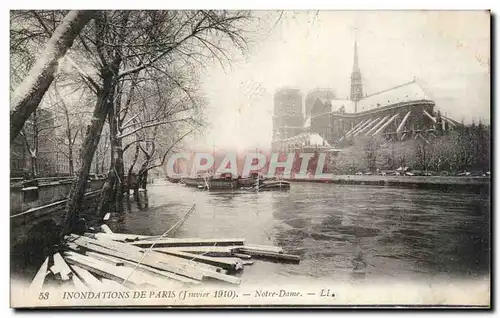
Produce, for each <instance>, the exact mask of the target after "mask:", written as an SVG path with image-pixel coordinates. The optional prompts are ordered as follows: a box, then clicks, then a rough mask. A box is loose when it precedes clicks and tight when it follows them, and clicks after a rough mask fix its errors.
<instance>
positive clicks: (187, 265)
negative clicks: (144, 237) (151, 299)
mask: <svg viewBox="0 0 500 318" xmlns="http://www.w3.org/2000/svg"><path fill="white" fill-rule="evenodd" d="M73 242H74V243H76V244H78V245H81V246H84V247H86V248H88V249H93V250H94V251H96V252H99V253H104V254H108V255H111V256H115V257H118V258H122V259H126V260H130V261H133V262H141V264H145V265H147V266H150V267H153V268H157V269H160V270H166V271H169V272H174V273H176V274H179V275H183V276H187V277H190V278H193V279H197V280H201V279H203V277H204V276H206V277H211V278H215V279H219V280H222V281H226V282H228V283H231V284H239V283H240V280H239V279H238V278H236V277H233V276H230V275H225V274H223V273H218V272H216V271H215V270H213V269H214V268H217V267H215V266H211V265H208V264H202V263H198V262H193V261H188V260H185V259H182V258H179V257H175V256H171V255H165V254H163V253H158V252H155V251H149V253H148V254H147V255H146V256H143V254H142V250H141V249H140V248H138V247H134V246H132V245H129V244H124V243H118V242H112V241H99V240H94V239H90V238H87V237H78V238H77V239H74V240H73ZM94 243H95V244H94ZM96 244H102V245H109V246H110V247H113V245H117V246H118V247H119V248H120V249H125V248H124V246H126V249H127V250H129V252H130V253H123V252H120V251H117V250H113V249H112V248H110V249H108V248H105V247H102V246H101V247H100V246H98V245H96ZM137 249H139V250H141V251H140V252H139V253H137ZM134 250H135V252H133V251H134ZM172 262H176V263H175V265H172Z"/></svg>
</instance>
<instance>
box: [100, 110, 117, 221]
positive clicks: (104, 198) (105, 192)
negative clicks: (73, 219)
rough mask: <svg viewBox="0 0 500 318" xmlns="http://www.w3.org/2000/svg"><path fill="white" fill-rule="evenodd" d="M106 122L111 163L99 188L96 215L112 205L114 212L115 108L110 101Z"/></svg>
mask: <svg viewBox="0 0 500 318" xmlns="http://www.w3.org/2000/svg"><path fill="white" fill-rule="evenodd" d="M108 123H109V132H110V134H109V144H110V153H111V165H110V166H109V170H108V177H107V179H106V182H105V183H104V186H103V187H102V190H101V197H100V199H99V206H98V208H97V215H99V216H100V215H104V212H106V211H109V208H111V207H113V211H109V212H115V211H116V210H114V204H110V203H113V202H114V201H113V197H114V196H112V193H113V190H114V189H115V186H116V172H115V171H116V147H117V145H116V142H117V139H116V129H117V128H116V120H115V110H114V104H113V103H111V104H110V105H109V108H108Z"/></svg>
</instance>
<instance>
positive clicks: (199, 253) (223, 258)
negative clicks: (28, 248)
mask: <svg viewBox="0 0 500 318" xmlns="http://www.w3.org/2000/svg"><path fill="white" fill-rule="evenodd" d="M102 230H103V232H102V233H86V234H84V235H75V234H71V235H69V236H67V237H66V242H65V245H64V248H63V249H61V252H59V253H56V254H54V255H53V256H52V257H48V258H47V259H46V260H45V262H44V264H43V265H42V267H41V268H40V270H39V271H38V273H37V275H36V276H35V278H34V280H33V282H32V287H31V288H33V290H41V288H42V286H43V284H44V281H46V280H47V277H50V276H52V278H55V279H56V280H58V281H63V282H66V283H70V284H73V285H74V287H75V288H76V289H77V290H103V289H105V288H109V287H111V286H114V287H116V288H120V289H127V288H131V289H136V288H140V287H153V288H164V287H166V286H173V285H174V286H175V285H178V284H181V285H182V284H201V283H203V282H205V281H208V280H216V281H220V282H223V283H229V284H240V278H238V277H237V276H235V275H234V274H237V273H239V272H241V271H242V270H243V269H244V267H245V266H247V265H252V264H254V259H261V260H269V261H275V262H289V263H299V261H300V258H299V257H298V256H295V255H289V254H285V253H284V252H283V249H282V248H280V247H275V246H264V245H255V244H246V243H245V240H244V239H199V238H185V239H180V238H164V237H162V236H145V235H134V234H119V233H113V232H111V230H110V229H109V228H108V227H107V226H106V225H103V226H102Z"/></svg>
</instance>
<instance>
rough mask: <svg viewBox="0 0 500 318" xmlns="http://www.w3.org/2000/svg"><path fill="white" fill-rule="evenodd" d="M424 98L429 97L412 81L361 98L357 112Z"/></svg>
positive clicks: (427, 98)
mask: <svg viewBox="0 0 500 318" xmlns="http://www.w3.org/2000/svg"><path fill="white" fill-rule="evenodd" d="M424 99H426V100H429V99H430V98H429V96H427V95H426V94H425V92H424V90H423V89H422V87H420V85H418V84H417V83H415V81H412V82H409V83H406V84H403V85H400V86H396V87H394V88H391V89H388V90H385V91H382V92H379V93H375V94H372V95H370V96H367V97H365V98H363V99H361V100H360V101H359V102H358V112H364V111H367V110H370V109H374V108H378V107H384V106H389V105H393V104H397V103H402V102H411V101H417V100H424Z"/></svg>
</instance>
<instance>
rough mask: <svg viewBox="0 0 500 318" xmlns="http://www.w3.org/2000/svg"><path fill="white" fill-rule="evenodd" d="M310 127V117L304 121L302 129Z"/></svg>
mask: <svg viewBox="0 0 500 318" xmlns="http://www.w3.org/2000/svg"><path fill="white" fill-rule="evenodd" d="M309 127H311V116H309V117H307V118H306V121H305V122H304V128H309Z"/></svg>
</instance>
